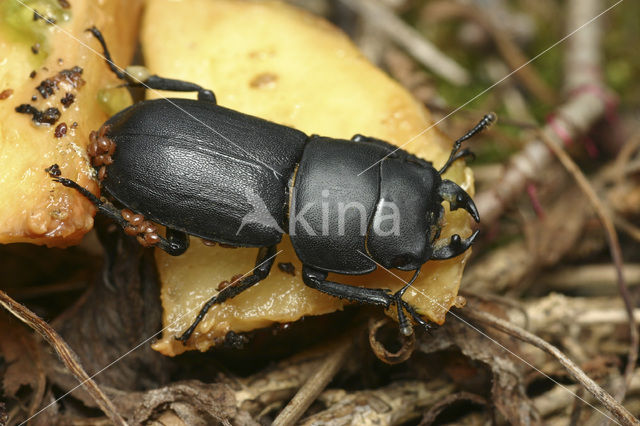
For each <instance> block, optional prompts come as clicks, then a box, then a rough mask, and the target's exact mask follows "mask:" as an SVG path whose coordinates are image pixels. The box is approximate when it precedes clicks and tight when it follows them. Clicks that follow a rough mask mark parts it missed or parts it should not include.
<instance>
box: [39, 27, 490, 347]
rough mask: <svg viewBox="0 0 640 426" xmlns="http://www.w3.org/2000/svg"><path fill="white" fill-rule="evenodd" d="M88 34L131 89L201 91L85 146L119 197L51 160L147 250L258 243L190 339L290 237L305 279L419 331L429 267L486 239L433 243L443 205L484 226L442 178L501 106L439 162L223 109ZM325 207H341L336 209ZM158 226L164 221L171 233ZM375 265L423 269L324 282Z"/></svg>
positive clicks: (136, 110)
mask: <svg viewBox="0 0 640 426" xmlns="http://www.w3.org/2000/svg"><path fill="white" fill-rule="evenodd" d="M87 31H90V32H91V33H92V34H93V36H95V38H96V39H97V40H98V41H99V42H100V44H101V46H102V48H103V51H104V56H105V58H106V62H107V65H108V66H109V67H110V69H111V70H112V71H113V72H114V73H115V74H116V76H117V77H118V78H119V79H121V80H123V81H125V85H126V86H130V87H132V86H144V87H146V88H150V89H156V90H168V91H178V92H197V100H190V99H179V98H171V99H166V98H164V99H156V100H147V101H142V102H138V103H136V104H134V105H132V106H130V107H128V108H126V109H124V110H122V111H120V112H118V113H117V114H115V115H114V116H113V117H111V118H110V119H109V120H107V122H105V123H104V125H103V126H102V127H101V128H100V130H99V131H98V132H92V134H91V141H90V142H91V143H90V145H89V148H88V153H89V156H90V157H91V161H92V165H93V166H94V167H96V169H97V171H98V178H99V180H100V181H101V187H102V189H103V190H104V191H105V192H106V193H107V194H108V195H109V196H110V198H111V199H112V200H113V203H112V202H111V201H108V200H106V199H100V198H98V197H96V196H95V195H93V194H92V193H91V192H89V191H88V190H87V189H85V188H83V187H81V186H80V185H78V184H77V183H76V182H74V181H72V180H70V179H67V178H64V177H61V176H59V174H60V173H59V170H57V171H56V172H57V173H54V172H53V169H51V168H50V169H48V171H49V173H50V174H51V176H52V178H53V179H54V180H55V181H56V182H59V183H61V184H62V185H64V186H66V187H70V188H74V189H75V190H77V191H79V192H80V193H82V194H83V195H84V196H85V197H87V198H88V199H89V200H90V201H91V202H92V203H93V204H94V205H95V206H96V208H97V210H98V212H101V213H102V214H104V215H106V216H108V217H110V218H111V219H113V220H114V221H115V222H116V223H118V224H119V225H120V226H121V227H122V228H123V229H124V231H125V233H127V234H129V235H132V236H136V237H137V239H138V241H139V242H140V243H141V244H142V245H143V246H145V247H148V246H156V247H159V248H160V249H162V250H164V251H166V252H167V253H169V254H171V255H175V256H177V255H180V254H182V253H184V252H185V251H186V250H187V248H188V246H189V237H188V236H189V235H193V236H196V237H200V238H203V239H205V240H209V241H215V242H218V243H221V244H225V245H231V246H237V247H260V249H259V251H258V256H257V259H256V267H255V269H254V270H253V272H252V273H251V274H250V275H247V276H245V277H244V278H242V279H241V280H239V281H238V282H236V283H234V285H230V286H227V287H226V288H224V289H222V290H221V291H220V292H219V293H218V294H217V295H216V296H214V297H212V298H211V299H210V300H209V301H207V303H206V304H205V305H204V306H203V307H202V309H201V310H200V312H199V313H198V315H197V317H196V319H195V321H194V322H193V323H192V324H191V326H190V327H189V328H188V329H187V330H186V331H185V332H184V333H183V334H182V335H181V336H179V337H176V338H177V339H178V340H181V341H183V342H186V341H187V340H188V339H189V337H190V336H191V334H192V333H193V331H194V330H195V328H196V326H197V325H198V324H199V323H200V321H201V320H202V319H203V318H204V316H205V315H206V313H207V311H208V309H209V308H210V307H211V306H212V305H214V304H218V303H222V302H224V301H225V300H227V299H230V298H232V297H234V296H236V295H238V294H239V293H241V292H242V291H244V290H246V289H248V288H249V287H251V286H253V285H255V284H257V283H258V282H259V281H261V280H263V279H264V278H266V277H267V275H268V274H269V271H270V270H271V267H272V266H273V264H274V261H275V257H276V256H275V255H276V245H277V244H278V243H279V242H280V240H281V238H282V235H283V233H289V234H290V237H291V242H292V244H293V247H294V249H295V251H296V255H297V256H298V258H299V259H300V260H301V261H302V264H303V270H302V277H303V281H304V283H305V284H306V285H307V286H309V287H312V288H314V289H316V290H319V291H321V292H324V293H327V294H329V295H331V296H334V297H339V298H343V299H347V300H349V301H353V302H359V303H363V304H370V305H377V306H381V307H384V308H385V309H387V308H390V307H391V306H392V305H395V307H396V309H397V316H398V323H399V327H400V332H401V333H402V334H404V335H410V334H411V333H412V332H413V327H412V325H411V321H410V320H409V318H408V316H407V314H409V316H410V317H411V318H413V321H415V322H416V323H418V324H420V325H422V326H425V327H427V326H428V323H427V322H426V321H425V320H424V319H422V318H421V317H420V315H418V313H417V312H416V310H415V309H414V307H413V306H411V305H410V304H408V303H407V302H405V301H404V300H402V296H403V294H404V293H405V291H406V290H407V289H408V288H409V286H410V285H411V284H412V283H413V281H414V280H415V279H416V278H417V276H418V273H419V271H420V268H421V266H422V265H423V264H424V263H426V262H427V261H429V260H444V259H449V258H452V257H455V256H458V255H460V254H462V253H463V252H465V251H466V250H467V249H468V248H469V247H470V246H471V244H472V243H473V241H474V239H475V238H476V236H477V234H478V231H475V232H474V233H473V234H472V235H471V236H470V237H468V238H466V239H463V238H461V237H460V236H459V235H457V234H456V235H453V236H451V238H450V239H449V241H448V242H444V241H437V240H438V237H439V235H440V230H441V227H442V225H441V220H442V219H443V216H444V207H443V206H442V203H443V202H444V201H447V202H449V205H450V208H451V210H456V209H459V208H462V209H464V210H466V211H467V212H468V213H469V214H470V215H471V216H472V217H473V219H474V220H475V221H476V222H478V221H479V216H478V211H477V209H476V206H475V204H474V203H473V200H472V199H471V197H470V196H469V194H467V193H466V192H465V191H464V190H463V189H462V188H460V187H459V186H458V185H457V184H455V183H454V182H452V181H450V180H446V179H442V177H441V176H442V174H443V173H444V172H445V171H446V170H447V169H448V168H449V166H451V164H452V163H453V162H454V161H456V160H458V159H460V158H462V157H464V156H466V155H469V154H470V152H469V151H468V150H462V149H461V144H462V142H463V141H465V140H467V139H469V138H471V137H472V136H473V135H475V134H477V133H478V132H480V131H482V130H483V129H485V128H486V127H488V126H489V125H490V124H491V123H492V122H493V121H495V115H494V114H492V113H491V114H487V115H486V116H485V117H484V118H483V119H482V120H481V121H480V122H479V123H478V124H477V125H476V126H475V127H474V128H473V129H471V130H470V131H469V132H467V133H466V134H465V135H464V136H462V137H461V138H460V139H458V140H457V141H455V143H454V145H453V148H452V150H451V154H450V156H449V158H448V160H447V161H446V163H445V164H444V165H443V166H442V167H441V168H440V170H436V169H435V168H434V167H433V165H432V163H430V162H428V161H425V160H423V159H421V158H418V157H417V156H415V155H412V154H410V153H408V152H406V151H404V150H402V149H400V148H398V147H395V146H393V145H391V144H390V143H388V142H385V141H383V140H380V139H376V138H371V137H367V136H362V135H355V136H353V137H352V138H351V139H350V140H342V139H333V138H328V137H321V136H317V135H312V136H308V135H306V134H305V133H303V132H301V131H299V130H296V129H294V128H291V127H287V126H284V125H279V124H276V123H273V122H270V121H266V120H263V119H260V118H257V117H254V116H250V115H246V114H243V113H240V112H238V111H234V110H231V109H227V108H224V107H221V106H219V105H217V103H216V98H215V95H214V93H213V92H212V91H210V90H207V89H204V88H203V87H201V86H199V85H197V84H194V83H190V82H186V81H181V80H174V79H168V78H163V77H159V76H156V75H150V74H149V73H148V72H147V71H146V70H145V69H144V68H142V67H129V68H127V71H125V72H123V71H121V70H120V69H118V67H116V66H115V64H114V63H113V61H112V60H111V55H110V53H109V50H108V48H107V45H106V42H105V40H104V38H103V36H102V34H101V33H100V31H99V30H98V29H97V28H95V27H92V28H90V29H88V30H87ZM183 113H186V114H183ZM114 203H115V204H116V205H119V206H122V208H118V207H116V205H114ZM327 205H330V206H333V207H336V206H337V207H338V208H337V209H336V208H333V209H330V210H326V208H325V206H327ZM349 207H354V208H349ZM391 207H393V208H391ZM390 211H391V212H392V213H399V217H394V219H395V220H397V222H394V224H393V225H394V230H395V231H396V232H374V231H375V230H379V229H380V226H381V223H382V222H384V221H385V220H388V219H389V218H390V216H391V215H390V214H389V212H390ZM152 222H154V223H158V224H160V225H163V226H165V227H166V236H165V237H163V236H161V235H159V234H158V233H157V232H156V228H155V226H154V225H153V224H152ZM338 222H339V226H338V227H337V228H338V229H337V230H336V227H335V226H332V227H328V228H331V229H328V228H327V227H325V226H322V228H323V232H322V233H321V234H318V233H317V232H315V231H317V229H318V228H319V227H321V225H324V224H326V223H332V224H336V223H338ZM361 225H364V226H361ZM314 230H315V231H314ZM378 265H381V266H382V267H384V268H397V269H400V270H404V271H415V272H414V275H413V277H412V279H411V280H410V281H409V283H407V284H406V285H405V286H404V287H403V288H401V289H400V290H399V291H397V292H395V293H391V291H390V290H388V289H382V288H365V287H355V286H351V285H347V284H342V283H338V282H333V281H329V280H327V276H328V273H329V272H335V273H339V274H349V275H362V274H367V273H369V272H372V271H373V270H374V269H376V267H377V266H378Z"/></svg>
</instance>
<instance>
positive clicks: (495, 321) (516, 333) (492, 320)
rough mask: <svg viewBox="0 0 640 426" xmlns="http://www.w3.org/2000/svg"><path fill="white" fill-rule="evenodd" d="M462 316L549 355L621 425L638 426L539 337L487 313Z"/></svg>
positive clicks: (639, 425) (470, 312) (469, 312)
mask: <svg viewBox="0 0 640 426" xmlns="http://www.w3.org/2000/svg"><path fill="white" fill-rule="evenodd" d="M463 314H464V315H465V316H467V317H469V318H472V319H474V320H476V321H478V322H481V323H483V324H486V325H489V326H491V327H493V328H496V329H498V330H500V331H502V332H504V333H507V334H509V335H510V336H513V337H516V338H518V339H520V340H522V341H524V342H527V343H530V344H532V345H534V346H536V347H537V348H540V349H542V350H543V351H545V352H547V353H548V354H549V355H551V356H553V357H554V358H556V359H557V360H558V361H559V362H560V364H562V366H563V367H564V368H566V370H567V371H568V372H569V374H570V375H571V376H572V377H573V378H574V379H575V380H577V381H578V382H579V383H581V384H582V385H583V386H584V387H585V389H586V390H587V391H589V393H591V394H592V395H593V396H594V397H595V398H596V399H597V400H598V401H600V402H601V403H602V404H603V405H604V406H605V407H606V409H607V410H608V411H609V412H611V414H613V415H614V416H615V417H616V418H617V419H618V420H619V421H620V422H621V423H622V424H623V425H637V426H640V421H639V420H638V419H636V418H635V417H634V416H633V414H631V413H630V412H629V411H628V410H627V409H626V408H624V407H623V406H622V404H620V403H619V402H618V401H616V400H615V399H614V398H613V397H612V396H611V395H610V394H608V393H607V392H606V391H605V390H604V389H602V388H601V387H600V386H599V385H598V384H597V383H596V382H594V381H593V380H592V379H591V378H590V377H589V376H587V375H586V373H585V372H584V371H582V370H581V369H580V367H578V366H577V365H576V364H575V363H574V362H573V361H571V360H570V359H569V358H567V356H566V355H565V354H564V353H562V352H561V351H560V350H559V349H558V348H556V347H555V346H553V345H551V344H550V343H547V342H546V341H544V340H543V339H541V338H540V337H538V336H536V335H535V334H532V333H530V332H528V331H526V330H524V329H523V328H520V327H518V326H517V325H514V324H512V323H510V322H508V321H505V320H503V319H500V318H498V317H495V316H493V315H491V314H489V313H487V312H483V311H480V310H477V309H473V308H471V307H467V308H466V309H465V310H464V311H463Z"/></svg>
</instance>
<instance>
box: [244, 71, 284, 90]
mask: <svg viewBox="0 0 640 426" xmlns="http://www.w3.org/2000/svg"><path fill="white" fill-rule="evenodd" d="M277 81H278V76H277V74H274V73H271V72H263V73H261V74H258V75H256V76H255V77H253V79H252V80H251V82H250V83H249V86H251V87H252V88H254V89H273V88H274V87H276V82H277Z"/></svg>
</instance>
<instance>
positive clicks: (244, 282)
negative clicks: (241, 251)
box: [176, 246, 277, 343]
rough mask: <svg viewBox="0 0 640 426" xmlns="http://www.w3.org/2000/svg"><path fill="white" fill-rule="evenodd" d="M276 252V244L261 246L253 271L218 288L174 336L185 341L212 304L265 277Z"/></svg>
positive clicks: (239, 291) (236, 293)
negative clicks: (182, 331)
mask: <svg viewBox="0 0 640 426" xmlns="http://www.w3.org/2000/svg"><path fill="white" fill-rule="evenodd" d="M276 254H277V253H276V246H270V247H262V248H261V249H260V251H259V252H258V256H257V258H256V266H255V268H254V270H253V273H252V274H251V275H247V276H246V277H244V278H242V279H238V280H236V281H234V282H232V283H231V284H230V285H228V286H227V287H225V288H223V289H222V290H220V292H219V293H218V294H216V295H215V296H213V297H212V298H211V299H209V300H208V301H207V303H205V304H204V306H203V307H202V308H201V309H200V312H198V315H197V316H196V319H195V320H194V321H193V323H191V325H190V326H189V328H188V329H187V331H185V332H184V333H182V335H181V336H178V337H176V340H180V341H181V342H182V343H186V342H187V340H189V338H190V337H191V335H192V334H193V332H194V330H195V329H196V327H197V326H198V324H200V322H201V321H202V320H203V319H204V317H205V315H206V314H207V312H208V311H209V309H210V308H211V307H212V306H213V305H217V304H219V303H222V302H224V301H225V300H228V299H231V298H232V297H235V296H237V295H238V294H240V293H242V292H243V291H245V290H246V289H248V288H249V287H253V286H254V285H256V284H257V283H259V282H260V281H262V280H263V279H265V278H267V276H268V275H269V272H271V267H272V266H273V263H274V262H275V260H276Z"/></svg>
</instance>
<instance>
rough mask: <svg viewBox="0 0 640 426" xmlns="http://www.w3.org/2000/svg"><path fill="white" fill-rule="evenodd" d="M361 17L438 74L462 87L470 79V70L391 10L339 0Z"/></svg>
mask: <svg viewBox="0 0 640 426" xmlns="http://www.w3.org/2000/svg"><path fill="white" fill-rule="evenodd" d="M340 1H341V2H342V3H343V4H345V5H346V6H347V7H349V8H350V9H352V10H355V11H357V12H358V13H359V14H360V15H361V16H362V17H363V18H364V19H367V20H368V21H369V22H371V24H372V25H376V26H377V27H379V28H380V31H382V32H384V33H385V34H386V35H387V37H389V38H390V39H392V40H393V41H395V42H396V43H398V44H399V45H400V46H402V47H403V48H404V49H406V50H407V52H409V53H410V54H411V55H412V56H413V57H414V58H416V59H417V60H418V61H419V62H420V63H421V64H422V65H424V66H425V67H427V68H429V69H430V70H432V71H433V72H435V73H436V74H438V75H439V76H440V77H442V78H444V79H445V80H447V81H449V82H450V83H453V84H455V85H458V86H461V85H464V84H467V83H468V82H469V80H470V79H469V73H468V72H467V71H466V70H465V69H464V68H463V67H461V66H460V65H459V64H458V63H456V62H455V61H454V60H453V59H451V58H449V57H448V56H446V55H445V54H444V53H442V52H441V51H440V50H438V48H437V47H435V46H434V45H433V44H431V43H430V42H429V41H428V40H426V39H425V38H424V37H423V36H422V35H421V34H420V33H419V32H418V31H416V30H415V29H413V28H412V27H410V26H409V25H407V24H406V23H404V22H403V21H402V20H401V19H400V18H398V17H397V16H396V15H395V14H394V13H393V12H391V11H390V10H389V9H387V8H386V7H384V6H383V5H381V4H379V3H377V2H376V1H373V0H340Z"/></svg>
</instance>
